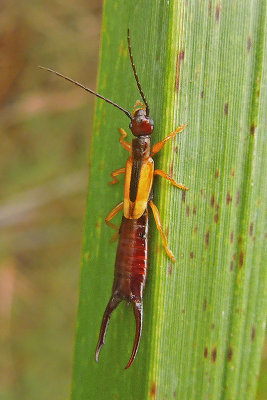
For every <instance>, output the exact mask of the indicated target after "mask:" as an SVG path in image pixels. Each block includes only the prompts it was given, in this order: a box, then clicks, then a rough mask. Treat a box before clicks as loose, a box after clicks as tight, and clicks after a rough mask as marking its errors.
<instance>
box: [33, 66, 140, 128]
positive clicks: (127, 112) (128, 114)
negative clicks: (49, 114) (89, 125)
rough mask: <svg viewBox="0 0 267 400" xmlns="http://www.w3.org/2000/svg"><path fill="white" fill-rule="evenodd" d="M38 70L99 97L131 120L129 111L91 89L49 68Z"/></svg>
mask: <svg viewBox="0 0 267 400" xmlns="http://www.w3.org/2000/svg"><path fill="white" fill-rule="evenodd" d="M38 68H41V69H44V70H45V71H48V72H52V73H53V74H56V75H57V76H59V77H61V78H63V79H66V81H69V82H71V83H74V85H76V86H79V87H80V88H82V89H84V90H85V91H86V92H89V93H92V94H94V95H95V96H96V97H99V98H100V99H102V100H105V101H106V102H107V103H109V104H112V105H113V106H114V107H116V108H118V109H119V110H121V111H123V112H124V113H125V114H126V115H127V117H128V118H130V120H132V119H133V117H132V115H131V113H130V112H129V111H127V110H125V108H123V107H121V106H119V105H118V104H117V103H114V101H112V100H110V99H108V98H107V97H104V96H102V95H101V94H99V93H97V92H94V91H93V90H92V89H89V88H88V87H86V86H84V85H82V84H81V83H80V82H77V81H74V80H73V79H71V78H69V77H68V76H65V75H62V74H60V73H59V72H57V71H54V70H53V69H51V68H47V67H42V66H41V65H39V67H38Z"/></svg>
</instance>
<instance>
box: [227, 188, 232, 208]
mask: <svg viewBox="0 0 267 400" xmlns="http://www.w3.org/2000/svg"><path fill="white" fill-rule="evenodd" d="M231 202H232V196H231V195H230V192H229V190H228V191H227V195H226V204H227V205H228V204H229V203H231Z"/></svg>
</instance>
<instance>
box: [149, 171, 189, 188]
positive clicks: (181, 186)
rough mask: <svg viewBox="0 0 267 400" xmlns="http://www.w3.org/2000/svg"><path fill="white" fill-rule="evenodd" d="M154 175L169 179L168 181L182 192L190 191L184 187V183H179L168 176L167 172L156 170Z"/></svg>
mask: <svg viewBox="0 0 267 400" xmlns="http://www.w3.org/2000/svg"><path fill="white" fill-rule="evenodd" d="M154 175H160V176H162V178H165V179H167V181H170V182H171V183H172V184H173V185H174V186H176V187H178V188H179V189H182V190H189V188H188V187H186V186H185V185H183V184H182V183H177V182H176V181H175V180H174V179H172V178H171V177H170V176H169V175H167V174H166V172H164V171H162V170H161V169H156V170H155V171H154Z"/></svg>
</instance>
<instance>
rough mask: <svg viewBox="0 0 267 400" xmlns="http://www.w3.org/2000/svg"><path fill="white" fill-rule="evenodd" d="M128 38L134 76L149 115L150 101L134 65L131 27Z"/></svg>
mask: <svg viewBox="0 0 267 400" xmlns="http://www.w3.org/2000/svg"><path fill="white" fill-rule="evenodd" d="M127 39H128V50H129V55H130V59H131V64H132V68H133V73H134V77H135V80H136V83H137V86H138V89H139V92H140V94H141V96H142V99H143V100H144V103H145V105H146V115H147V116H148V115H149V105H148V102H147V100H146V98H145V95H144V92H143V89H142V87H141V84H140V82H139V78H138V75H137V72H136V68H135V65H134V61H133V54H132V48H131V43H130V29H129V28H128V36H127Z"/></svg>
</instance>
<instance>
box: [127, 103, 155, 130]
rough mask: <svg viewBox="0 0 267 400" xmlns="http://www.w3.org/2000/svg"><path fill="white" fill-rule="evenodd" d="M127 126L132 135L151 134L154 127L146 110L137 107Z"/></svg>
mask: <svg viewBox="0 0 267 400" xmlns="http://www.w3.org/2000/svg"><path fill="white" fill-rule="evenodd" d="M129 128H130V129H131V131H132V134H133V135H134V136H147V135H151V133H152V132H153V129H154V121H153V120H152V119H151V118H150V117H149V116H148V115H147V114H146V110H143V109H139V110H137V111H135V113H134V116H133V119H132V121H131V123H130V125H129Z"/></svg>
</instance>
